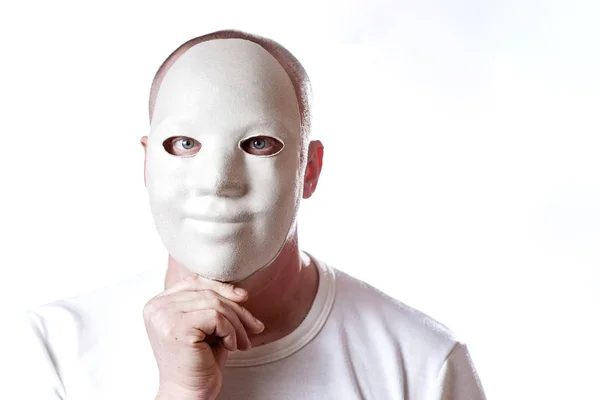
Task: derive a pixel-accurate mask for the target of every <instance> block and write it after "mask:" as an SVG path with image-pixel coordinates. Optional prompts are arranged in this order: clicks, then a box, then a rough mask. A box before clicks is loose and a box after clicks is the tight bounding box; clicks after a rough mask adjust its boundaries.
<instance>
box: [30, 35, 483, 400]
mask: <svg viewBox="0 0 600 400" xmlns="http://www.w3.org/2000/svg"><path fill="white" fill-rule="evenodd" d="M309 135H310V85H309V81H308V77H307V76H306V73H305V71H304V69H303V68H302V66H301V65H300V63H299V62H298V61H297V60H296V59H295V58H294V57H293V56H292V55H291V54H290V53H289V52H288V51H287V50H285V49H284V48H283V47H281V46H280V45H279V44H277V43H275V42H273V41H271V40H268V39H265V38H261V37H258V36H253V35H250V34H246V33H242V32H238V31H220V32H215V33H213V34H210V35H206V36H202V37H199V38H195V39H192V40H190V41H188V42H186V43H185V44H183V45H182V46H180V47H179V48H178V49H177V50H175V52H173V54H171V56H169V58H168V59H167V60H166V61H165V62H164V63H163V65H162V66H161V67H160V69H159V70H158V72H157V74H156V77H155V80H154V82H153V85H152V89H151V96H150V133H149V135H148V136H147V137H146V136H144V137H143V138H142V140H141V143H142V146H143V148H144V152H145V167H144V169H145V173H144V182H145V185H146V187H147V190H148V195H149V200H150V206H151V211H152V215H153V218H154V221H155V224H156V227H157V230H158V233H159V235H160V238H161V240H162V242H163V243H164V245H165V247H166V248H167V250H168V252H169V259H168V266H167V269H166V272H165V271H164V270H162V271H154V270H153V271H149V272H147V273H144V274H141V275H139V276H137V277H134V278H132V279H129V280H127V281H124V282H122V283H120V284H118V285H116V286H114V287H111V288H107V289H103V290H100V291H97V292H95V293H92V294H89V295H86V296H81V297H78V298H73V299H67V300H63V301H58V302H55V303H52V304H49V305H46V306H43V307H39V308H37V309H35V310H32V311H31V312H29V313H28V326H29V327H30V329H29V330H28V332H27V334H28V335H29V338H30V343H29V345H28V346H26V348H27V349H28V355H27V359H28V360H30V361H29V362H28V363H27V365H28V368H29V372H28V374H29V375H28V376H29V377H30V378H31V383H32V385H31V387H29V388H24V390H23V392H28V391H29V392H31V391H33V392H35V393H36V394H35V397H31V398H35V399H40V400H42V399H69V400H75V399H86V400H88V399H149V398H156V399H161V400H162V399H178V400H206V399H263V400H264V399H344V400H346V399H348V400H349V399H377V400H379V399H404V400H408V399H411V400H414V399H454V400H458V399H460V400H467V399H483V398H484V394H483V391H482V389H481V386H480V384H479V380H478V377H477V374H476V372H475V369H474V367H473V365H472V363H471V362H470V358H469V355H468V352H467V349H466V347H465V346H464V345H463V344H461V343H460V342H457V340H456V339H455V338H454V337H453V335H452V334H451V333H450V332H449V330H448V329H446V328H445V327H443V326H442V325H441V324H439V323H437V322H436V321H434V320H432V319H431V318H429V317H427V316H426V315H423V314H422V313H420V312H418V311H416V310H414V309H411V308H409V307H407V306H406V305H404V304H402V303H400V302H398V301H395V300H394V299H392V298H390V297H388V296H386V295H384V294H383V293H381V292H379V291H377V290H376V289H374V288H372V287H370V286H368V285H366V284H365V283H362V282H360V281H358V280H356V279H354V278H352V277H350V276H348V275H346V274H344V273H342V272H341V271H338V270H334V269H332V268H331V267H329V266H328V265H327V264H325V263H323V262H321V261H320V260H318V259H317V258H315V257H313V256H312V255H309V254H308V253H305V252H302V251H300V249H299V246H298V236H297V220H296V217H297V212H298V207H299V203H300V199H301V198H309V197H310V196H311V195H312V194H313V193H314V191H315V189H316V186H317V183H318V180H319V174H320V172H321V167H322V162H323V145H322V144H321V143H320V142H319V141H310V139H309ZM142 316H143V318H142Z"/></svg>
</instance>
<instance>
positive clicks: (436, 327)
mask: <svg viewBox="0 0 600 400" xmlns="http://www.w3.org/2000/svg"><path fill="white" fill-rule="evenodd" d="M334 273H335V276H336V278H335V281H336V300H335V307H334V310H335V312H337V314H338V317H339V318H342V319H343V320H344V321H345V326H346V328H348V329H355V330H357V331H359V332H358V333H357V334H362V335H365V334H366V335H369V336H376V337H371V339H374V340H377V341H378V342H379V343H388V345H389V348H388V350H391V349H392V348H393V349H395V350H396V351H400V352H402V353H403V354H404V355H415V356H416V357H418V358H428V359H430V360H432V359H436V360H437V362H438V363H439V364H440V365H441V363H443V361H444V359H445V358H446V357H447V356H448V355H449V354H450V353H451V351H452V349H453V348H454V347H455V346H456V345H457V344H458V343H459V341H458V339H457V337H456V335H455V334H454V332H452V330H451V329H450V328H448V327H447V326H445V325H444V324H442V323H440V322H439V321H437V320H436V319H434V318H432V317H430V316H429V315H427V314H425V313H423V312H421V311H419V310H417V309H415V308H413V307H411V306H409V305H407V304H405V303H403V302H401V301H400V300H397V299H395V298H393V297H391V296H389V295H387V294H385V293H383V292H382V291H381V290H379V289H377V288H375V287H373V286H371V285H369V284H368V283H366V282H363V281H361V280H359V279H357V278H354V277H352V276H350V275H349V274H347V273H345V272H342V271H340V270H337V269H335V270H334Z"/></svg>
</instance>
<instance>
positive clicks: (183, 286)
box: [159, 273, 248, 302]
mask: <svg viewBox="0 0 600 400" xmlns="http://www.w3.org/2000/svg"><path fill="white" fill-rule="evenodd" d="M199 290H212V291H213V292H216V293H218V294H220V295H221V296H223V297H226V298H228V299H230V300H232V301H236V302H240V301H245V300H247V298H248V292H247V291H246V290H244V289H242V288H236V287H235V286H234V285H232V284H230V283H225V282H219V281H213V280H210V279H206V278H203V277H201V276H200V275H198V274H196V273H192V274H189V275H187V276H186V277H185V278H183V279H182V280H180V281H178V282H177V283H175V284H174V285H173V286H171V287H170V288H168V289H166V290H165V291H163V292H162V293H161V294H160V295H159V296H166V295H169V294H172V293H176V292H182V291H199Z"/></svg>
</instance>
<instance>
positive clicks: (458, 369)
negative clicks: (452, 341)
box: [428, 343, 486, 400]
mask: <svg viewBox="0 0 600 400" xmlns="http://www.w3.org/2000/svg"><path fill="white" fill-rule="evenodd" d="M428 399H429V400H485V399H486V397H485V394H484V391H483V387H482V386H481V382H480V380H479V376H478V375H477V371H476V370H475V366H474V365H473V361H472V360H471V356H470V355H469V351H468V350H467V347H466V346H465V345H464V344H462V343H457V344H456V345H455V346H454V347H453V348H452V350H451V351H450V353H449V354H448V356H447V357H446V359H445V360H444V363H443V364H442V367H441V368H440V371H439V373H438V376H437V379H436V381H435V384H434V385H433V387H432V388H431V390H430V394H429V396H428Z"/></svg>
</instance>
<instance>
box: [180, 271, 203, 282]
mask: <svg viewBox="0 0 600 400" xmlns="http://www.w3.org/2000/svg"><path fill="white" fill-rule="evenodd" d="M199 277H200V275H198V274H197V273H195V272H194V273H191V274H189V275H187V276H186V277H185V278H183V279H184V280H185V281H186V282H189V283H193V282H195V281H197V280H198V278H199Z"/></svg>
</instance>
